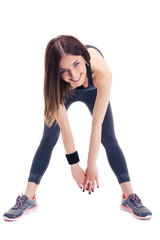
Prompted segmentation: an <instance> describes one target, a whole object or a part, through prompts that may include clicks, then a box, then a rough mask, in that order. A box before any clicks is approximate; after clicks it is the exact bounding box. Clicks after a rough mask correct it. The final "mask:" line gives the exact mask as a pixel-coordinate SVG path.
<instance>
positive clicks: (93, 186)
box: [92, 181, 96, 192]
mask: <svg viewBox="0 0 160 240" xmlns="http://www.w3.org/2000/svg"><path fill="white" fill-rule="evenodd" d="M95 185H96V183H95V181H93V184H92V192H94V189H95Z"/></svg>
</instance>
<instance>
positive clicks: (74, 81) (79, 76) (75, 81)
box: [72, 76, 80, 82]
mask: <svg viewBox="0 0 160 240" xmlns="http://www.w3.org/2000/svg"><path fill="white" fill-rule="evenodd" d="M79 77H80V76H79ZM79 77H78V78H76V79H72V81H74V82H76V81H77V80H78V79H79Z"/></svg>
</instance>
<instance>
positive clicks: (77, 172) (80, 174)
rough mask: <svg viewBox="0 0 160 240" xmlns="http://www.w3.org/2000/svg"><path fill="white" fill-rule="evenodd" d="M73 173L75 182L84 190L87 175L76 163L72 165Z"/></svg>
mask: <svg viewBox="0 0 160 240" xmlns="http://www.w3.org/2000/svg"><path fill="white" fill-rule="evenodd" d="M71 172H72V176H73V178H74V180H75V181H76V183H77V184H78V186H79V187H80V188H81V189H82V187H83V188H84V183H85V173H84V171H83V169H82V168H81V167H80V166H79V163H75V164H72V165H71Z"/></svg>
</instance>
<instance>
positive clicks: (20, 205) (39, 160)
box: [4, 45, 152, 221]
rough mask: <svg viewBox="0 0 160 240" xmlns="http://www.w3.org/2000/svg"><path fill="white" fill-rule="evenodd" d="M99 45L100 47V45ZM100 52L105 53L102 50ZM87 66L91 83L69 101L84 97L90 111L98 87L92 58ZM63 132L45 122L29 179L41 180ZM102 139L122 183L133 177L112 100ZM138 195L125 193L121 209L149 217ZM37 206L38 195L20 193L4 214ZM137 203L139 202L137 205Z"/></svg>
mask: <svg viewBox="0 0 160 240" xmlns="http://www.w3.org/2000/svg"><path fill="white" fill-rule="evenodd" d="M86 47H87V48H90V47H92V48H95V47H94V46H91V45H86ZM95 49H96V50H97V51H99V50H98V49H97V48H95ZM99 52H100V51H99ZM100 54H101V55H102V53H101V52H100ZM102 57H103V55H102ZM86 70H87V77H88V87H86V88H85V87H84V86H83V85H82V86H79V87H77V88H76V89H74V91H75V95H74V96H73V97H69V98H67V97H66V103H65V107H66V110H68V109H69V107H70V106H71V104H72V103H74V102H77V101H81V102H83V103H85V104H86V106H87V107H88V109H89V111H90V113H91V114H92V113H93V108H94V104H95V100H96V95H97V88H96V87H95V86H94V84H93V79H92V70H91V64H90V62H89V63H88V64H86ZM59 135H60V128H59V126H58V124H57V125H56V126H55V122H54V123H53V125H52V126H51V128H49V127H48V126H47V125H46V124H45V123H44V132H43V136H42V139H41V142H40V145H39V147H38V149H37V151H36V153H35V156H34V159H33V162H32V166H31V170H30V174H29V178H28V181H29V182H34V183H36V184H39V183H40V181H41V179H42V176H43V174H44V173H45V171H46V169H47V167H48V165H49V162H50V158H51V153H52V150H53V148H54V146H55V145H56V143H57V141H58V138H59ZM101 143H102V145H103V146H104V148H105V151H106V155H107V158H108V161H109V164H110V166H111V168H112V170H113V172H114V173H115V175H116V177H117V180H118V182H119V184H121V183H123V182H127V181H130V177H129V174H128V169H127V164H126V161H125V157H124V155H123V152H122V150H121V148H120V146H119V144H118V142H117V139H116V136H115V132H114V124H113V117H112V110H111V104H110V102H109V104H108V108H107V111H106V114H105V117H104V121H103V124H102V134H101ZM137 198H138V197H133V196H132V197H128V198H127V199H124V196H123V197H122V203H121V209H123V210H126V211H129V212H131V213H132V214H133V215H134V216H137V218H140V219H143V218H145V219H146V218H147V217H148V218H150V217H151V215H152V214H151V212H150V211H149V210H148V209H146V208H145V207H144V206H143V205H141V204H139V201H140V200H137ZM138 199H139V198H138ZM137 202H138V205H137ZM36 206H37V205H36V200H35V199H33V200H31V199H28V198H27V197H26V196H25V195H23V196H21V197H18V198H17V202H16V205H15V206H14V207H13V208H11V209H10V210H9V211H8V212H6V213H5V214H4V219H5V220H8V221H9V220H10V221H13V220H17V219H19V218H20V216H23V215H24V214H25V213H26V212H27V213H28V212H29V211H32V210H34V209H35V207H36ZM133 206H135V207H134V209H133ZM142 206H143V207H142ZM16 213H17V214H16Z"/></svg>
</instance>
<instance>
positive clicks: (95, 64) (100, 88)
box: [85, 49, 112, 192]
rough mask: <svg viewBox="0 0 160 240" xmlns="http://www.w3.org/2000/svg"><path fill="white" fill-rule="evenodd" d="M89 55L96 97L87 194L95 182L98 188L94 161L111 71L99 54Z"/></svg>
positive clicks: (106, 103)
mask: <svg viewBox="0 0 160 240" xmlns="http://www.w3.org/2000/svg"><path fill="white" fill-rule="evenodd" d="M90 55H91V66H92V69H93V81H94V85H95V86H96V87H97V96H96V101H95V105H94V109H93V118H92V129H91V135H90V145H89V153H88V166H87V169H86V172H85V173H86V183H85V189H86V188H87V185H88V183H89V192H91V190H93V191H94V188H95V181H96V182H97V186H99V182H98V171H97V167H96V160H97V157H98V152H99V146H100V142H101V132H102V123H103V120H104V116H105V113H106V111H107V107H108V103H109V97H110V89H111V83H112V74H111V71H110V69H109V68H108V66H107V63H106V62H105V60H104V59H103V58H102V56H101V55H100V54H99V52H97V51H96V50H95V49H91V50H90Z"/></svg>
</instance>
